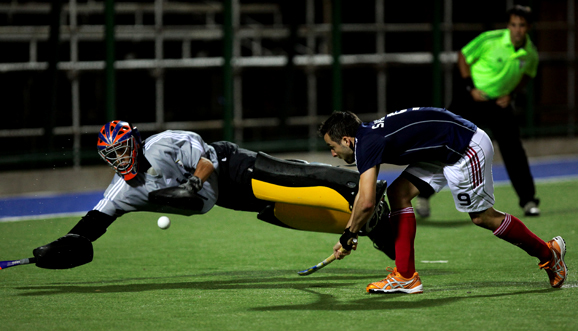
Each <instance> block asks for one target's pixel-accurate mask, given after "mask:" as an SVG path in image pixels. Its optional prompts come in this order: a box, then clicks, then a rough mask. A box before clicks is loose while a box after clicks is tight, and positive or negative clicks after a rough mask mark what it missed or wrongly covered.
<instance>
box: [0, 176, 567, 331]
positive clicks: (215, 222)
mask: <svg viewBox="0 0 578 331" xmlns="http://www.w3.org/2000/svg"><path fill="white" fill-rule="evenodd" d="M538 193H539V196H540V197H541V199H542V204H541V206H540V207H541V209H542V216H540V217H537V218H525V217H522V213H521V210H520V208H519V207H518V206H517V201H516V200H517V199H516V197H515V196H514V195H513V190H512V189H511V187H510V186H500V187H497V188H496V200H497V202H496V208H497V209H499V210H502V211H505V212H509V213H512V214H513V215H515V216H518V217H519V218H521V219H522V220H523V221H524V222H525V224H526V225H527V226H528V227H529V228H530V229H531V230H532V231H534V233H536V234H537V235H538V236H539V237H541V238H543V239H544V240H550V239H551V238H552V237H554V236H557V235H562V236H563V237H564V239H565V240H566V244H567V247H568V253H567V255H566V263H567V264H568V266H569V268H570V273H569V277H568V279H567V281H566V285H565V286H564V287H563V288H562V289H552V288H550V285H549V283H548V278H547V276H546V273H545V272H544V271H542V270H539V269H538V267H537V260H536V259H535V258H533V257H530V256H528V255H527V254H526V253H525V252H523V251H522V250H520V249H518V248H516V247H514V246H512V245H510V244H508V243H506V242H504V241H502V240H499V239H497V238H495V237H494V236H493V235H492V233H491V232H490V231H487V230H483V229H481V228H478V227H476V226H474V225H473V224H471V222H470V221H469V219H468V217H467V215H466V214H462V213H459V212H457V211H456V210H455V208H454V206H453V201H452V198H451V195H450V194H449V192H448V191H443V192H442V193H440V194H438V195H436V196H434V198H433V199H432V216H431V217H430V218H429V219H428V220H418V231H417V238H416V253H415V254H416V267H417V270H418V272H419V273H420V276H421V279H422V282H423V285H424V293H423V294H417V295H406V294H390V295H377V294H371V295H369V294H366V293H365V286H366V285H367V284H368V283H370V282H373V281H377V280H380V279H381V278H383V277H385V275H386V272H385V267H387V266H391V267H393V266H394V263H393V261H391V260H389V259H387V258H386V257H385V255H383V254H382V253H380V252H378V251H377V250H375V249H374V248H373V247H372V245H371V242H370V241H369V240H368V239H367V238H365V237H363V238H361V239H360V245H359V249H358V250H357V251H356V252H354V253H353V254H352V255H351V256H349V257H347V258H346V259H344V260H342V261H336V262H334V263H333V264H331V265H329V266H327V267H325V268H324V269H323V270H320V271H318V272H317V273H314V274H312V275H310V276H298V275H297V271H300V270H303V269H306V268H308V267H311V266H312V265H314V264H316V263H318V262H320V261H321V260H323V259H324V258H326V257H327V256H329V255H330V254H331V250H332V247H333V245H334V244H335V242H336V241H337V239H338V235H331V234H323V233H312V232H302V231H296V230H289V229H284V228H280V227H276V226H273V225H270V224H267V223H264V222H261V221H259V220H257V219H256V217H255V215H254V214H251V213H242V212H235V211H230V210H225V209H221V208H217V207H216V208H215V209H213V210H212V211H211V212H209V213H208V214H206V215H202V216H194V217H182V216H175V215H169V216H170V217H171V220H172V225H171V227H170V228H169V229H168V230H160V229H159V228H158V227H157V226H156V220H157V218H158V217H159V216H161V215H160V214H154V213H132V214H128V215H125V216H123V217H122V218H120V219H118V220H117V221H116V222H115V223H114V224H113V225H112V226H111V227H110V228H109V231H108V232H107V233H106V234H105V235H104V236H103V237H102V238H100V239H99V240H98V241H96V242H95V243H94V249H95V258H94V261H93V262H92V263H89V264H87V265H84V266H81V267H78V268H75V269H70V270H46V269H40V268H37V267H35V266H32V265H27V266H17V267H13V268H8V269H5V270H1V271H0V291H1V292H0V295H1V301H0V325H1V329H2V330H364V331H368V330H386V329H403V330H448V329H453V330H538V329H548V330H550V329H563V330H570V329H575V328H577V327H578V307H577V306H578V304H576V303H575V302H576V299H575V298H576V295H577V294H578V292H577V290H576V287H577V284H578V282H577V278H576V274H575V273H574V272H575V270H576V268H577V266H578V257H577V255H576V254H575V253H574V252H575V250H576V247H578V235H577V234H576V227H577V226H576V218H577V215H578V181H568V182H558V183H540V184H539V185H538ZM77 221H78V218H55V219H47V220H31V221H21V222H4V223H0V239H1V240H0V260H10V259H20V258H24V257H30V256H32V254H31V252H32V249H33V248H34V247H37V246H39V245H43V244H46V243H48V242H50V241H52V240H54V239H56V238H58V237H59V236H61V235H63V234H65V233H66V232H67V231H68V230H69V229H70V228H72V226H74V224H76V222H77ZM423 261H426V262H423ZM427 261H429V262H427ZM436 261H438V263H431V262H436ZM439 261H447V262H442V263H440V262H439Z"/></svg>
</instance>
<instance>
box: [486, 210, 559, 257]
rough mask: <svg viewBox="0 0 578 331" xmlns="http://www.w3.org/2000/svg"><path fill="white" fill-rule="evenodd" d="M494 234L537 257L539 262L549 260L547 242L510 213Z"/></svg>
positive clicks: (549, 254) (549, 253)
mask: <svg viewBox="0 0 578 331" xmlns="http://www.w3.org/2000/svg"><path fill="white" fill-rule="evenodd" d="M494 235H495V236H496V237H498V238H500V239H503V240H505V241H507V242H509V243H510V244H512V245H515V246H518V247H520V248H521V249H523V250H524V251H526V253H528V254H529V255H531V256H535V257H537V258H538V259H539V260H540V263H545V262H547V261H550V258H551V252H550V248H548V244H546V243H545V242H544V240H542V239H540V238H538V236H536V235H535V234H534V233H532V231H530V230H529V229H528V228H527V227H526V226H525V225H524V223H522V221H520V220H519V219H517V218H516V217H514V216H512V215H510V214H506V218H505V219H504V221H503V222H502V225H500V227H499V228H497V229H496V231H494Z"/></svg>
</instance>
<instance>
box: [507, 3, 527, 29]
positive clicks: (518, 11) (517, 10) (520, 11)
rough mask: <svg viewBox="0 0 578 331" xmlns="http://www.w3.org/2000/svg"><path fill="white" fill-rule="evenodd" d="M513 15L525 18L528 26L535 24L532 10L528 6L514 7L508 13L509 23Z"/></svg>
mask: <svg viewBox="0 0 578 331" xmlns="http://www.w3.org/2000/svg"><path fill="white" fill-rule="evenodd" d="M512 15H516V16H520V17H523V18H524V19H525V20H526V23H528V24H532V23H533V22H534V20H533V17H532V8H530V7H528V6H522V5H515V6H514V7H512V8H510V9H509V10H508V11H507V12H506V21H507V22H509V21H510V17H512Z"/></svg>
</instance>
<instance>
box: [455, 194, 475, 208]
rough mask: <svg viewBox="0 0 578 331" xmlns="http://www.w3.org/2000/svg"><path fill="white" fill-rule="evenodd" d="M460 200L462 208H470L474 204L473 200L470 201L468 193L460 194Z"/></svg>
mask: <svg viewBox="0 0 578 331" xmlns="http://www.w3.org/2000/svg"><path fill="white" fill-rule="evenodd" d="M458 200H460V201H461V202H462V203H460V206H469V205H470V204H471V203H472V199H470V195H469V194H467V193H460V194H458Z"/></svg>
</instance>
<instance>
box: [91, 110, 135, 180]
mask: <svg viewBox="0 0 578 331" xmlns="http://www.w3.org/2000/svg"><path fill="white" fill-rule="evenodd" d="M140 146H141V139H140V134H139V132H138V130H137V128H136V127H132V126H131V125H130V124H129V123H127V122H122V121H112V122H109V123H107V124H105V125H104V126H103V127H102V128H101V129H100V132H99V134H98V142H97V148H98V154H99V155H100V157H101V158H102V159H103V160H104V161H106V162H107V163H108V164H109V165H110V166H111V167H112V168H113V169H114V170H115V171H116V172H117V173H118V174H119V175H121V176H123V177H124V179H125V180H129V179H132V178H133V177H135V176H136V174H137V171H138V153H139V149H140Z"/></svg>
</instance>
